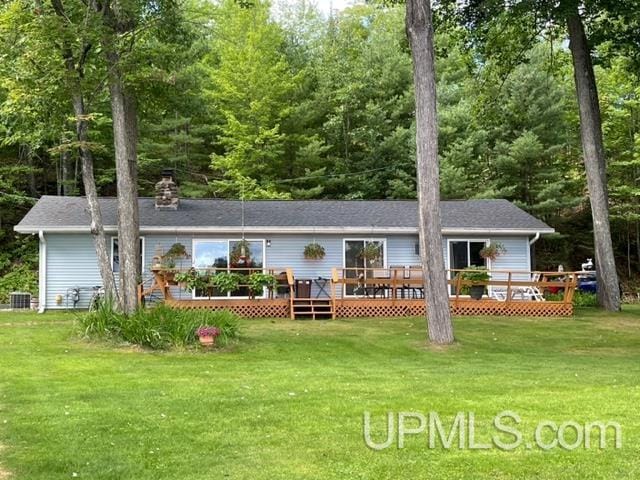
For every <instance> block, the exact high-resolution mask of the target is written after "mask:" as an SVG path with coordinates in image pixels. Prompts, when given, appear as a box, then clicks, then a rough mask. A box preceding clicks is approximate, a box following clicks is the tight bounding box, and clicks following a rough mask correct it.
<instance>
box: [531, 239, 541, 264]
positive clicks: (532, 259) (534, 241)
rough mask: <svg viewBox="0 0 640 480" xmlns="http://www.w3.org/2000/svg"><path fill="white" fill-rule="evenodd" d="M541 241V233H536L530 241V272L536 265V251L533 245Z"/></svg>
mask: <svg viewBox="0 0 640 480" xmlns="http://www.w3.org/2000/svg"><path fill="white" fill-rule="evenodd" d="M539 239H540V232H536V234H535V235H534V236H533V238H532V239H531V240H529V270H532V268H533V266H535V264H536V258H535V255H536V253H535V252H536V250H535V248H533V244H534V243H536V242H537V241H538V240H539Z"/></svg>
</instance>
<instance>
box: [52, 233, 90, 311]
mask: <svg viewBox="0 0 640 480" xmlns="http://www.w3.org/2000/svg"><path fill="white" fill-rule="evenodd" d="M45 240H46V242H47V262H46V264H47V272H46V308H47V309H56V308H65V305H66V294H67V289H70V288H73V287H83V288H91V287H93V286H95V285H101V284H102V279H101V278H100V270H99V269H98V262H97V260H96V252H95V249H94V247H93V239H92V238H91V235H87V234H52V233H48V234H46V235H45ZM58 295H60V296H61V298H62V301H61V302H60V303H57V302H56V297H57V296H58ZM91 296H92V294H91V292H89V291H88V290H87V291H82V292H81V294H80V301H79V303H78V308H87V307H88V306H89V301H90V300H91ZM72 306H73V303H72V301H71V299H69V307H70V308H71V307H72Z"/></svg>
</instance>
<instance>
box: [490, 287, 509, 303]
mask: <svg viewBox="0 0 640 480" xmlns="http://www.w3.org/2000/svg"><path fill="white" fill-rule="evenodd" d="M490 297H491V298H493V299H495V300H497V301H499V302H506V301H507V288H506V287H493V288H492V289H491V295H490Z"/></svg>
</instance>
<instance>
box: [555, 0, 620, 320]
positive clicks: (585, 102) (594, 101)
mask: <svg viewBox="0 0 640 480" xmlns="http://www.w3.org/2000/svg"><path fill="white" fill-rule="evenodd" d="M567 27H568V30H569V48H570V50H571V56H572V58H573V70H574V78H575V84H576V94H577V97H578V106H579V109H580V133H581V137H582V150H583V157H584V166H585V170H586V174H587V186H588V187H589V199H590V201H591V215H592V217H593V237H594V244H595V258H596V268H597V272H596V275H597V279H598V303H599V304H600V306H601V307H603V308H604V309H606V310H609V311H618V310H620V287H619V283H618V273H617V271H616V262H615V257H614V254H613V244H612V241H611V228H610V225H609V195H608V192H607V168H606V162H605V154H604V142H603V139H602V120H601V118H600V105H599V103H598V90H597V87H596V78H595V75H594V72H593V64H592V63H591V52H590V50H589V46H588V43H587V36H586V34H585V31H584V25H583V24H582V18H581V17H580V13H579V11H578V7H577V5H576V6H575V8H574V10H573V11H572V12H571V13H570V14H569V15H568V16H567Z"/></svg>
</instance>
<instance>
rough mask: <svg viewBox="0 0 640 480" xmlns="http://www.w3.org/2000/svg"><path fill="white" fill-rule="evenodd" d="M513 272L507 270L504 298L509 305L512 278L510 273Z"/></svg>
mask: <svg viewBox="0 0 640 480" xmlns="http://www.w3.org/2000/svg"><path fill="white" fill-rule="evenodd" d="M512 273H513V272H511V271H509V274H508V276H507V298H505V300H504V301H505V303H506V304H507V305H509V304H510V303H511V280H512V276H511V274H512Z"/></svg>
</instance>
